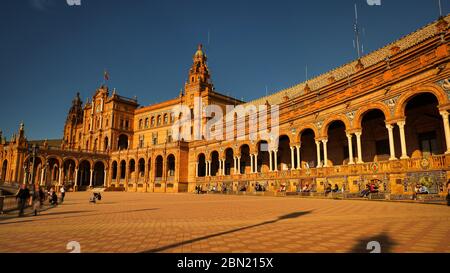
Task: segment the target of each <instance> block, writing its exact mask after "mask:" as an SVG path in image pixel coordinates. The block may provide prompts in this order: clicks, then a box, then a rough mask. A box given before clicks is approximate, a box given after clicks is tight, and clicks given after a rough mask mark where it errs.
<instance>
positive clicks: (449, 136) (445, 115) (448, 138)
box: [441, 110, 450, 154]
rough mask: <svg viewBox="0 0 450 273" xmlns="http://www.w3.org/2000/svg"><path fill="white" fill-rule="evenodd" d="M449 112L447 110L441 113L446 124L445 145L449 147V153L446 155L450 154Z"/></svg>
mask: <svg viewBox="0 0 450 273" xmlns="http://www.w3.org/2000/svg"><path fill="white" fill-rule="evenodd" d="M448 115H449V114H448V112H447V110H445V111H441V116H442V119H443V122H444V132H445V143H446V145H447V151H446V152H445V153H446V154H450V126H449V123H448V120H449V119H448Z"/></svg>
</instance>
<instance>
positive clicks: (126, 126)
mask: <svg viewBox="0 0 450 273" xmlns="http://www.w3.org/2000/svg"><path fill="white" fill-rule="evenodd" d="M129 126H130V122H129V121H128V120H127V121H125V129H128V127H129Z"/></svg>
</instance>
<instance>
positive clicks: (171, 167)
mask: <svg viewBox="0 0 450 273" xmlns="http://www.w3.org/2000/svg"><path fill="white" fill-rule="evenodd" d="M167 175H168V177H173V176H175V156H174V155H173V154H170V155H169V156H168V157H167Z"/></svg>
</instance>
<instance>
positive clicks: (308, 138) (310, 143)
mask: <svg viewBox="0 0 450 273" xmlns="http://www.w3.org/2000/svg"><path fill="white" fill-rule="evenodd" d="M300 144H301V146H300V156H301V159H300V161H301V167H302V168H306V169H309V168H315V167H317V165H318V162H317V145H316V134H315V133H314V131H313V130H312V129H306V130H304V131H303V132H302V133H301V135H300Z"/></svg>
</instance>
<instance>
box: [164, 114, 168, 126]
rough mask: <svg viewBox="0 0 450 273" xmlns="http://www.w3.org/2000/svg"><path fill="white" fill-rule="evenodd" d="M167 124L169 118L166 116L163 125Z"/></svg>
mask: <svg viewBox="0 0 450 273" xmlns="http://www.w3.org/2000/svg"><path fill="white" fill-rule="evenodd" d="M167 123H169V117H168V116H167V114H165V115H164V124H167Z"/></svg>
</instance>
